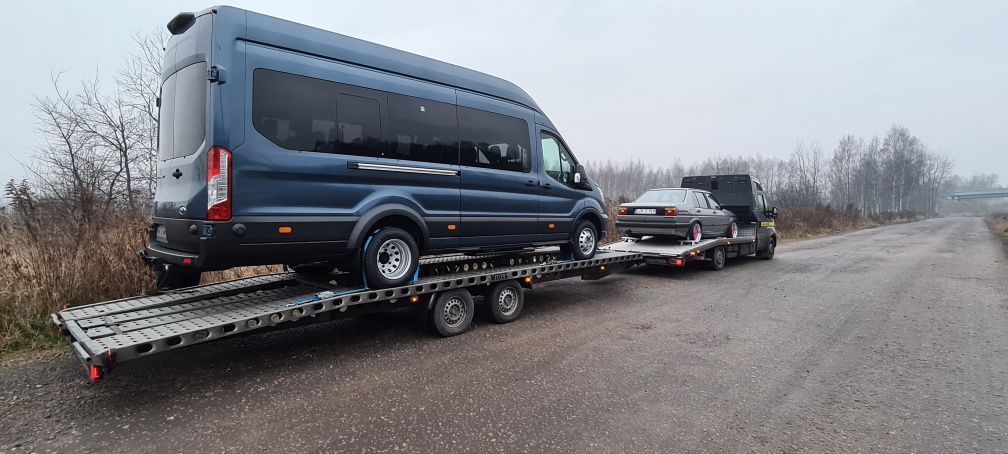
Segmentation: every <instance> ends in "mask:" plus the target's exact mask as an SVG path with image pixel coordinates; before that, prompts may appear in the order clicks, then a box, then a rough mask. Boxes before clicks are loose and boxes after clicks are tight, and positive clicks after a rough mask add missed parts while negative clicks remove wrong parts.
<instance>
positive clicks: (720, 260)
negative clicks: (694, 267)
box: [710, 246, 726, 271]
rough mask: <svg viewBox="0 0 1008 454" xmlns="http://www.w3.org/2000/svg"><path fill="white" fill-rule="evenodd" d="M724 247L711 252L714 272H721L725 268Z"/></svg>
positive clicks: (711, 266)
mask: <svg viewBox="0 0 1008 454" xmlns="http://www.w3.org/2000/svg"><path fill="white" fill-rule="evenodd" d="M725 259H726V256H725V250H724V247H721V246H718V247H716V248H714V249H713V250H712V251H711V261H710V268H711V269H712V270H714V271H721V269H723V268H724V266H725Z"/></svg>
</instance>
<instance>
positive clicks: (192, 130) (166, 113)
mask: <svg viewBox="0 0 1008 454" xmlns="http://www.w3.org/2000/svg"><path fill="white" fill-rule="evenodd" d="M206 67H207V66H206V62H198V63H193V64H191V65H189V66H186V67H184V68H182V69H180V70H178V71H175V73H174V74H172V75H171V76H168V78H167V79H165V81H164V84H162V85H161V109H160V113H159V114H158V157H159V158H161V160H162V161H164V160H168V159H172V158H179V157H183V156H189V155H191V154H193V153H196V152H197V151H199V150H200V148H201V147H202V145H203V139H204V137H205V136H206V122H207V119H206V97H207V90H208V87H209V84H208V83H207V78H206Z"/></svg>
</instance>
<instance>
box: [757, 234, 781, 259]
mask: <svg viewBox="0 0 1008 454" xmlns="http://www.w3.org/2000/svg"><path fill="white" fill-rule="evenodd" d="M776 250H777V238H774V237H770V244H768V245H767V247H766V249H764V250H763V251H761V252H760V253H759V256H760V258H762V259H764V260H773V256H774V251H776Z"/></svg>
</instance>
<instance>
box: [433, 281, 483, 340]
mask: <svg viewBox="0 0 1008 454" xmlns="http://www.w3.org/2000/svg"><path fill="white" fill-rule="evenodd" d="M474 312H475V308H474V306H473V298H472V295H471V294H469V291H468V290H466V289H464V288H460V289H455V290H449V291H447V292H443V293H441V294H439V295H438V296H437V298H435V299H434V305H433V307H431V310H430V325H431V327H433V328H434V331H435V332H437V333H438V334H439V335H441V336H442V337H450V336H455V335H458V334H462V333H464V332H465V331H466V330H467V329H469V326H470V325H472V320H473V313H474Z"/></svg>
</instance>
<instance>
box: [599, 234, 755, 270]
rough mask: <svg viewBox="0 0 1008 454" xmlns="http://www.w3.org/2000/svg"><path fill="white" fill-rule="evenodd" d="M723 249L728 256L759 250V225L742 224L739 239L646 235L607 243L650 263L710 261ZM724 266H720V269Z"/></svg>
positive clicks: (613, 248) (676, 263)
mask: <svg viewBox="0 0 1008 454" xmlns="http://www.w3.org/2000/svg"><path fill="white" fill-rule="evenodd" d="M718 247H720V248H723V251H724V252H725V258H732V257H738V256H741V255H751V254H754V253H756V226H754V225H747V226H739V228H738V236H736V237H735V238H709V239H701V240H700V241H682V240H673V239H665V238H658V237H650V236H645V237H644V238H640V239H636V238H623V240H622V241H619V242H616V243H613V244H610V245H608V246H606V248H605V249H606V250H608V251H613V252H626V253H634V252H635V253H639V254H641V255H642V256H643V257H644V263H646V264H649V265H667V266H679V267H681V266H685V264H686V262H687V261H690V260H710V259H712V257H711V256H710V255H709V254H708V253H709V252H710V251H712V250H714V249H715V248H718ZM718 269H720V268H718Z"/></svg>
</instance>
